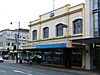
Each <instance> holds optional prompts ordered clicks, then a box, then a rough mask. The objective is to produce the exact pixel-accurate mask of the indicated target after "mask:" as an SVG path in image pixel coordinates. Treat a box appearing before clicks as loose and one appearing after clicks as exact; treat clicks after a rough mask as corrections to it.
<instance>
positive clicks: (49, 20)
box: [22, 3, 86, 68]
mask: <svg viewBox="0 0 100 75" xmlns="http://www.w3.org/2000/svg"><path fill="white" fill-rule="evenodd" d="M29 27H30V31H29V35H30V37H29V43H28V44H26V45H23V46H22V49H23V52H24V53H25V52H26V54H27V55H28V56H27V58H28V57H30V56H33V57H34V56H37V57H38V58H41V60H36V61H34V62H36V63H40V64H44V65H53V66H58V65H60V66H62V67H69V68H71V67H74V66H76V67H80V68H83V67H84V61H85V59H83V57H84V55H83V50H84V44H82V45H81V44H80V43H74V42H73V43H72V40H75V39H82V38H85V34H86V33H85V32H86V31H85V30H86V29H85V27H86V25H85V5H84V4H83V3H82V4H79V5H76V6H71V5H70V4H68V5H65V6H63V7H61V8H58V9H55V10H54V11H50V12H48V13H45V14H43V15H40V16H39V19H37V20H34V21H31V22H30V25H29Z"/></svg>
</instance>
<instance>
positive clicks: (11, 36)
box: [0, 29, 29, 57]
mask: <svg viewBox="0 0 100 75" xmlns="http://www.w3.org/2000/svg"><path fill="white" fill-rule="evenodd" d="M17 34H18V30H17V29H15V30H9V29H5V30H1V31H0V51H1V52H2V55H3V57H4V55H5V56H8V50H9V51H10V53H13V51H14V52H15V53H16V50H14V46H16V49H17V41H16V39H15V37H16V35H17ZM28 34H29V30H28V29H19V49H21V45H22V44H25V43H27V42H28V40H29V37H28Z"/></svg>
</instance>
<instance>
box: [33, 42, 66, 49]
mask: <svg viewBox="0 0 100 75" xmlns="http://www.w3.org/2000/svg"><path fill="white" fill-rule="evenodd" d="M66 46H67V44H66V43H56V44H33V45H32V47H35V48H63V47H66Z"/></svg>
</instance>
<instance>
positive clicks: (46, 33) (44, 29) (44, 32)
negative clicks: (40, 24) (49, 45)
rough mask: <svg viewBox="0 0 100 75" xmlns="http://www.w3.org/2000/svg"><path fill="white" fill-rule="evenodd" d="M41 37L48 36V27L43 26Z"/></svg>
mask: <svg viewBox="0 0 100 75" xmlns="http://www.w3.org/2000/svg"><path fill="white" fill-rule="evenodd" d="M43 38H49V27H45V28H43Z"/></svg>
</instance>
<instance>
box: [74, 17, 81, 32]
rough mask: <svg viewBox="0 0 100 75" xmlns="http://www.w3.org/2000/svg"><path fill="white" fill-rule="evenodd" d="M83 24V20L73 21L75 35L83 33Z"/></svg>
mask: <svg viewBox="0 0 100 75" xmlns="http://www.w3.org/2000/svg"><path fill="white" fill-rule="evenodd" d="M82 28H83V22H82V19H76V20H74V21H73V34H80V33H82Z"/></svg>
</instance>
